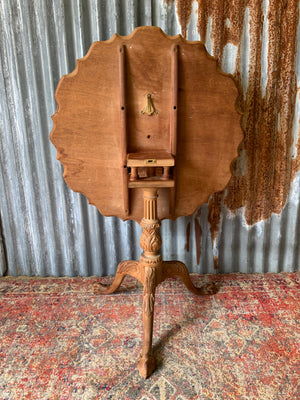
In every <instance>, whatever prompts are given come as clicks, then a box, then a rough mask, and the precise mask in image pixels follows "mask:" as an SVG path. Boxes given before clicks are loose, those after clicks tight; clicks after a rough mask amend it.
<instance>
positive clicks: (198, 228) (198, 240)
mask: <svg viewBox="0 0 300 400" xmlns="http://www.w3.org/2000/svg"><path fill="white" fill-rule="evenodd" d="M194 221H195V242H196V257H197V265H198V264H200V257H201V236H202V229H201V226H200V222H199V220H198V218H195V219H194Z"/></svg>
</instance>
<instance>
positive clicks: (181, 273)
mask: <svg viewBox="0 0 300 400" xmlns="http://www.w3.org/2000/svg"><path fill="white" fill-rule="evenodd" d="M162 274H163V277H162V279H163V280H165V279H167V278H171V277H172V276H178V277H179V278H181V280H182V282H183V283H184V284H185V286H186V287H187V288H188V289H189V290H190V291H191V292H192V293H195V294H200V295H210V294H215V293H216V292H217V287H216V286H215V285H214V284H213V283H211V284H208V285H204V286H202V287H200V288H198V287H196V286H194V284H193V282H192V280H191V277H190V274H189V271H188V269H187V267H186V266H185V264H184V263H182V262H180V261H164V262H163V263H162Z"/></svg>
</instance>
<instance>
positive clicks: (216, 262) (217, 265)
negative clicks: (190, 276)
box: [214, 256, 219, 269]
mask: <svg viewBox="0 0 300 400" xmlns="http://www.w3.org/2000/svg"><path fill="white" fill-rule="evenodd" d="M218 268H219V259H218V257H216V256H214V269H218Z"/></svg>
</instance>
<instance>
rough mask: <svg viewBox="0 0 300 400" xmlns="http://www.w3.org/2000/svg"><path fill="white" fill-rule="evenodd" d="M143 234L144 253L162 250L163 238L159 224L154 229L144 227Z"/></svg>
mask: <svg viewBox="0 0 300 400" xmlns="http://www.w3.org/2000/svg"><path fill="white" fill-rule="evenodd" d="M142 227H143V232H142V234H141V237H140V245H141V248H142V249H143V250H144V251H147V252H151V253H156V252H158V250H159V249H160V248H161V236H160V233H159V224H153V227H149V226H148V225H147V226H146V225H144V226H143V225H142Z"/></svg>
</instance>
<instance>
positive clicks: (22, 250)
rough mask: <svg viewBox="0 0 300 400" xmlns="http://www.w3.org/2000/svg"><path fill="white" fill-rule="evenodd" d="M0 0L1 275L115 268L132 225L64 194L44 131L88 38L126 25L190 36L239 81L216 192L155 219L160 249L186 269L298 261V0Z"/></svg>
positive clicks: (131, 238) (271, 266) (259, 268)
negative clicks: (228, 161) (239, 139)
mask: <svg viewBox="0 0 300 400" xmlns="http://www.w3.org/2000/svg"><path fill="white" fill-rule="evenodd" d="M242 3H243V2H240V3H239V2H235V1H233V0H228V1H226V2H224V4H223V3H219V2H201V1H192V0H189V1H185V2H182V1H178V2H177V1H171V0H169V1H163V0H152V1H148V0H130V1H119V0H73V1H69V0H53V1H48V0H45V1H44V0H0V32H1V34H0V43H1V45H0V59H1V69H0V73H1V75H0V93H1V96H0V113H1V118H0V154H1V156H0V163H1V164H0V166H1V170H0V171H1V173H0V185H1V190H0V218H1V224H0V228H1V232H0V276H4V275H14V276H17V275H27V276H78V275H79V276H90V275H99V276H102V275H108V274H114V273H115V271H116V267H117V264H118V263H119V262H120V261H122V260H125V259H138V257H139V255H140V251H141V249H140V247H139V236H140V233H141V228H140V226H139V225H138V224H136V223H135V222H132V221H127V222H123V221H121V220H119V219H117V218H114V217H103V216H102V215H101V214H100V213H99V212H98V211H97V210H96V208H95V207H94V206H91V205H88V203H87V200H86V198H85V197H84V196H82V195H80V194H78V193H74V192H72V191H71V190H70V189H69V188H68V187H67V186H66V184H65V182H64V181H63V178H62V166H61V165H60V163H59V162H58V161H57V160H56V150H55V148H54V147H53V145H52V144H51V143H50V141H49V133H50V131H51V129H52V121H51V115H52V114H53V113H54V112H55V109H56V104H55V100H54V92H55V88H56V86H57V84H58V82H59V79H60V78H61V76H62V75H64V74H67V73H70V72H71V71H72V70H73V69H74V68H75V63H76V59H78V58H81V57H83V56H84V55H85V54H86V52H87V51H88V49H89V47H90V45H91V43H92V42H94V41H96V40H107V39H109V38H110V37H112V36H113V34H114V33H115V32H117V33H119V34H120V35H128V34H130V33H131V32H132V30H133V29H134V28H135V27H137V26H143V25H154V26H159V27H160V28H161V29H162V30H163V31H164V32H166V33H167V34H168V35H176V34H178V33H181V34H183V36H185V37H186V38H187V39H188V40H199V39H201V40H202V42H203V43H205V46H206V48H207V50H208V52H209V53H210V54H212V55H214V56H215V57H217V59H218V62H219V65H220V67H221V68H222V69H223V71H225V72H228V73H231V74H232V75H233V76H234V79H235V81H236V82H237V85H238V87H239V88H240V91H241V98H240V99H239V105H240V106H241V108H242V109H243V111H244V115H243V118H242V127H243V130H244V132H245V140H244V142H243V143H242V145H241V148H240V153H239V156H238V158H237V160H235V162H234V164H233V166H232V171H233V176H232V179H231V180H230V182H229V184H228V186H227V188H226V190H224V191H223V192H222V193H217V194H214V195H213V196H212V197H211V198H210V200H209V202H208V204H204V205H202V206H201V207H199V209H198V210H197V212H196V213H195V214H194V215H193V216H190V217H187V218H183V217H182V218H178V219H177V220H176V221H170V220H165V221H163V222H162V226H161V233H162V237H163V246H162V255H163V257H164V258H165V259H166V260H171V259H177V260H180V261H183V262H185V263H186V265H187V266H188V268H189V270H190V272H198V273H229V272H247V273H252V272H281V271H295V270H299V267H300V241H299V239H298V238H299V237H300V208H299V197H300V175H299V173H298V171H299V170H300V151H299V143H298V135H299V119H300V103H299V84H300V83H299V82H300V52H299V46H300V44H299V43H300V39H299V38H300V25H299V3H298V1H296V0H292V1H290V2H288V3H287V5H286V7H285V6H284V5H283V3H282V4H281V3H280V4H279V3H278V2H276V1H275V0H264V1H263V2H257V4H252V3H251V4H250V3H249V4H247V5H245V4H242Z"/></svg>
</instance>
